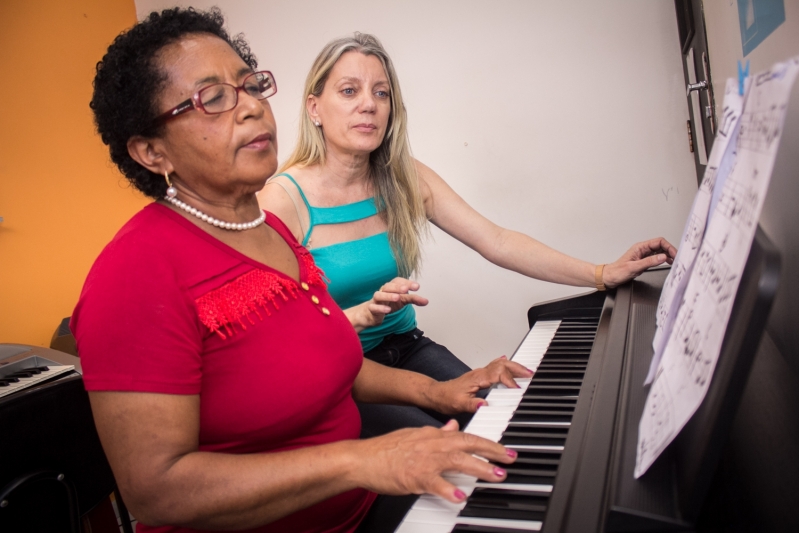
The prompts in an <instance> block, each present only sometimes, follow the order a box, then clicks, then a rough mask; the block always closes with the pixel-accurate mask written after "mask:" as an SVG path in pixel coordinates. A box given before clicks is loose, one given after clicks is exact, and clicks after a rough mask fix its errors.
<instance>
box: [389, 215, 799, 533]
mask: <svg viewBox="0 0 799 533" xmlns="http://www.w3.org/2000/svg"><path fill="white" fill-rule="evenodd" d="M780 264H781V255H780V253H779V252H778V250H777V249H776V248H775V247H774V246H773V245H772V243H771V241H770V240H769V239H768V237H767V236H766V234H765V233H764V232H763V231H762V229H761V228H758V230H757V234H756V237H755V241H754V243H753V245H752V250H751V252H750V256H749V260H748V262H747V264H746V268H745V271H744V274H743V276H742V279H741V284H740V286H739V289H738V292H737V294H736V298H735V303H734V305H733V308H732V313H731V316H730V320H729V324H728V327H727V331H726V334H725V337H724V342H723V345H722V348H721V354H720V356H719V360H718V363H717V366H716V369H715V372H714V374H713V377H712V380H711V382H710V385H709V389H708V391H707V395H706V397H705V399H704V401H703V402H702V404H701V406H700V407H699V409H698V410H697V412H696V413H695V414H694V416H693V417H692V418H691V420H690V421H689V422H688V424H687V425H686V426H685V427H684V428H683V429H682V431H681V432H680V434H679V435H678V437H677V438H676V439H675V440H674V441H673V442H672V443H671V444H670V445H669V447H668V448H667V449H666V450H665V451H664V452H663V453H662V454H661V456H660V457H659V458H658V459H657V460H656V461H655V463H654V464H653V465H652V466H651V467H650V468H649V470H648V471H647V472H646V473H645V474H644V475H643V476H641V478H639V479H637V480H636V479H635V478H634V476H633V470H634V467H635V459H636V447H637V438H638V426H639V421H640V419H641V415H642V413H643V411H644V403H645V401H646V398H647V394H648V391H649V387H645V386H644V385H643V383H644V379H645V377H646V375H647V372H648V370H649V365H650V361H651V359H652V355H653V348H652V339H653V337H654V333H655V312H656V309H657V304H658V300H659V298H660V293H661V289H662V287H663V283H664V281H665V279H666V276H667V274H668V270H667V269H660V270H652V271H648V272H645V273H644V274H643V275H641V276H640V277H639V278H637V279H636V280H634V281H633V282H631V283H628V284H625V285H624V286H621V287H619V288H617V289H616V290H614V291H609V292H608V293H600V292H594V293H590V294H586V295H582V296H577V297H573V298H567V299H563V300H557V301H553V302H547V303H544V304H540V305H536V306H534V307H532V308H531V309H530V310H529V312H528V321H529V324H530V327H531V328H532V329H534V326H535V325H536V323H537V322H539V321H541V324H556V322H551V321H552V320H560V321H561V322H560V324H561V325H559V326H557V328H558V333H556V334H555V337H554V339H557V338H558V337H559V336H561V335H565V336H569V335H571V334H569V333H568V332H567V331H564V332H563V333H562V334H561V330H562V329H563V327H564V325H566V324H570V323H573V322H574V321H575V320H578V321H579V320H586V317H596V316H598V317H599V319H598V325H597V326H595V327H596V334H595V337H594V339H593V344H592V345H591V348H590V356H589V357H588V359H587V365H586V366H585V373H584V376H583V378H582V383H581V384H580V389H579V395H578V396H577V399H576V405H575V407H574V410H573V413H572V415H571V421H570V426H569V429H568V434H567V436H566V438H565V442H564V445H563V448H562V452H560V453H561V455H560V457H559V458H558V460H557V471H556V473H555V475H554V482H552V485H551V487H552V488H551V492H549V496H548V498H547V497H546V496H543V495H542V494H541V493H539V494H538V495H537V496H535V498H536V501H535V502H533V501H532V498H533V496H530V498H531V500H530V502H527V500H526V499H525V498H526V497H525V496H520V494H519V492H518V491H516V492H515V494H511V493H512V492H513V486H512V485H509V486H508V489H503V488H502V483H500V484H496V485H494V487H495V488H491V489H488V490H489V491H492V492H491V493H492V494H494V499H493V500H491V499H487V498H486V496H485V495H486V492H485V491H486V490H487V489H485V488H483V489H475V493H473V494H472V496H470V497H469V499H468V500H467V503H466V506H465V507H463V509H461V511H460V512H459V513H458V517H454V523H453V526H452V529H451V530H450V529H449V528H447V529H446V531H453V532H457V533H465V532H474V533H500V532H501V533H511V532H517V531H527V530H539V529H540V530H541V531H544V532H546V533H550V532H552V533H554V532H564V533H565V532H568V533H592V532H597V533H599V532H608V533H609V532H628V531H636V532H639V531H640V532H661V531H697V532H699V531H701V532H738V531H740V532H745V531H794V532H795V531H799V506H797V505H796V503H797V502H799V490H797V488H798V487H799V485H797V479H798V478H799V475H797V474H799V472H797V465H798V464H799V462H798V461H797V457H798V456H799V446H794V444H796V443H799V439H797V438H796V433H797V429H798V428H799V417H797V414H799V409H796V408H795V407H796V405H795V403H794V404H792V403H791V400H790V391H788V396H789V398H788V399H787V400H786V399H785V398H780V400H782V407H781V409H780V410H775V412H772V413H764V414H763V415H762V416H759V417H758V416H755V417H752V416H751V412H752V410H753V405H754V406H755V407H754V409H757V406H758V404H762V403H763V401H762V398H763V397H770V396H773V391H771V390H770V389H771V387H772V386H774V387H775V389H776V390H779V391H780V393H782V394H783V395H785V393H786V391H785V390H784V389H785V385H786V383H790V379H791V375H790V373H788V372H784V373H783V375H782V376H773V375H768V372H767V370H768V368H766V367H769V366H770V367H773V366H774V365H773V361H772V362H769V361H770V360H772V359H773V358H774V353H772V352H773V342H771V340H770V338H769V335H768V334H767V333H766V334H764V330H765V328H766V324H767V319H768V316H769V311H770V309H771V306H772V303H773V301H774V298H775V295H776V294H777V289H778V285H779V280H780ZM594 320H595V319H594ZM594 323H596V322H594ZM549 327H553V326H549ZM571 327H573V326H571V325H566V328H571ZM561 338H562V339H563V338H565V337H561ZM525 342H526V341H523V342H522V345H521V346H524V345H525ZM559 342H564V341H559ZM565 342H568V341H565ZM554 345H555V343H554V340H553V342H552V343H551V344H550V346H549V348H547V351H546V353H544V355H543V359H542V361H541V365H544V364H545V363H546V364H548V365H552V364H553V361H557V360H558V359H557V358H559V357H562V356H563V355H562V354H563V350H564V347H563V346H564V345H563V344H560V345H558V346H555V347H554V350H553V346H554ZM521 349H522V348H520V350H521ZM568 349H572V348H568ZM559 354H561V355H559ZM553 357H554V358H555V359H552V358H553ZM548 358H549V359H548ZM547 361H549V363H547ZM764 363H765V367H764ZM555 364H557V363H555ZM548 381H549V379H548V378H546V377H545V378H543V379H542V381H540V382H539V385H536V377H534V378H533V380H532V382H531V383H530V385H529V388H528V389H527V392H526V393H525V397H527V398H529V397H531V395H534V394H541V391H543V390H544V388H546V387H547V386H549V385H546V384H545V383H546V382H548ZM780 381H782V384H779V383H778V382H780ZM534 389H535V390H536V391H537V392H530V391H533V390H534ZM764 389H765V390H764ZM568 394H573V393H568ZM793 395H794V398H795V397H796V396H797V390H793ZM571 397H573V396H571ZM489 398H490V396H489ZM564 398H566V396H564ZM772 400H773V398H772ZM786 402H787V403H786ZM772 403H775V402H774V401H772ZM520 413H522V407H521V406H520V408H519V409H517V410H516V411H515V412H514V415H513V416H512V418H511V420H510V423H509V425H508V426H507V429H506V431H505V432H504V433H503V437H502V439H501V440H500V442H506V443H511V442H512V441H510V440H508V439H510V438H511V437H509V435H514V436H513V437H512V438H513V439H518V438H519V437H518V434H519V430H518V426H519V425H520V424H521V423H522V420H527V421H528V422H530V421H532V422H533V423H534V422H535V420H533V419H530V418H529V415H528V414H527V413H524V414H520ZM522 416H526V417H528V418H527V419H523V418H520V417H522ZM753 418H754V424H753ZM766 420H768V421H769V422H768V424H767V425H765V426H764V424H763V421H766ZM514 421H515V422H514ZM541 421H542V422H543V418H542V420H541ZM753 425H754V426H759V427H753ZM768 425H773V426H775V427H767V426H768ZM757 433H759V434H760V436H757V435H756V434H757ZM753 435H754V436H753ZM764 435H768V436H770V437H771V438H772V439H773V438H774V437H775V436H780V437H781V439H780V440H781V442H772V443H767V444H766V445H761V446H760V447H759V449H753V448H752V443H753V442H758V441H762V439H763V436H764ZM783 439H784V441H783ZM741 441H744V442H741ZM515 443H516V444H524V442H519V441H516V442H515ZM528 444H536V443H535V442H533V441H531V442H529V443H528ZM769 444H770V445H771V446H769ZM511 445H512V444H511ZM770 448H771V449H770ZM775 449H776V451H777V453H775ZM534 461H537V459H536V460H534ZM539 462H540V461H539ZM781 467H783V469H784V470H783V471H782V472H780V468H781ZM520 468H522V469H523V468H540V467H529V466H526V465H521V467H520ZM528 472H532V470H528ZM530 475H531V476H532V474H530ZM508 482H509V483H514V482H510V481H508ZM516 482H518V481H516ZM482 486H483V487H485V485H482ZM503 490H507V491H508V492H502V491H503ZM535 490H538V489H535ZM764 493H766V494H768V496H766V497H765V500H766V502H767V503H766V504H763V503H762V502H763V501H764ZM497 494H500V495H499V497H496V495H497ZM501 494H507V495H508V496H507V498H506V499H503V498H502V496H501ZM529 494H531V495H532V494H533V492H531V493H529ZM542 496H543V497H542ZM534 507H535V509H534ZM419 516H420V515H418V514H417V515H415V518H414V519H413V520H412V521H411V522H409V523H408V524H407V525H405V526H404V529H403V531H414V528H415V526H412V525H411V524H415V523H417V520H418V517H419ZM525 516H527V518H524V517H525ZM436 520H438V519H436ZM481 520H487V521H489V522H481ZM514 520H528V521H529V522H514ZM536 520H538V522H536ZM436 523H437V524H441V523H442V522H440V521H436ZM431 524H432V522H431ZM506 524H507V525H506ZM524 524H527V525H524ZM535 524H538V525H537V526H536V525H535ZM409 526H410V527H409ZM436 528H439V526H436ZM432 530H433V529H430V531H432ZM435 530H436V531H439V530H440V529H435ZM442 531H443V530H442Z"/></svg>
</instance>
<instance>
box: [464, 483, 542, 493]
mask: <svg viewBox="0 0 799 533" xmlns="http://www.w3.org/2000/svg"><path fill="white" fill-rule="evenodd" d="M474 486H475V488H477V487H480V488H481V489H502V490H522V491H525V492H552V485H533V484H528V483H488V482H484V481H478V482H477V483H475V485H474Z"/></svg>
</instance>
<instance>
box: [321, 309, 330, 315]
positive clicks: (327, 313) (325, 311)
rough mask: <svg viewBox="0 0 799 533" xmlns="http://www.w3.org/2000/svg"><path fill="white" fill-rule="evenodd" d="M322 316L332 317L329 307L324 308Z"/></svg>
mask: <svg viewBox="0 0 799 533" xmlns="http://www.w3.org/2000/svg"><path fill="white" fill-rule="evenodd" d="M322 314H323V315H325V316H330V311H328V309H327V307H323V308H322Z"/></svg>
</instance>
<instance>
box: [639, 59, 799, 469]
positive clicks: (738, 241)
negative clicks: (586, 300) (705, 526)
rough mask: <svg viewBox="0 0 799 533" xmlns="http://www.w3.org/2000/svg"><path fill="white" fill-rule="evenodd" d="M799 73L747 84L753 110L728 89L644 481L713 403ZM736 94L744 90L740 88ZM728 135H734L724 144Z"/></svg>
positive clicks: (687, 247)
mask: <svg viewBox="0 0 799 533" xmlns="http://www.w3.org/2000/svg"><path fill="white" fill-rule="evenodd" d="M797 72H799V57H797V58H794V59H792V60H790V61H788V62H785V63H778V64H776V65H774V66H773V67H772V68H771V69H769V70H767V71H765V72H761V73H758V74H755V75H754V76H752V77H751V78H750V79H749V80H747V81H748V82H749V83H748V86H747V91H746V94H745V96H744V98H743V102H740V98H739V100H738V102H737V103H736V99H735V98H734V96H736V95H734V94H732V93H737V91H734V90H733V91H732V92H731V88H730V82H729V81H728V82H727V86H726V91H725V93H726V94H725V99H724V116H723V117H722V119H721V121H720V125H719V133H718V135H717V138H716V141H715V143H714V146H713V150H712V151H711V157H710V159H709V161H708V167H707V170H706V172H705V176H704V178H703V180H702V185H701V186H700V189H699V191H698V193H697V197H696V199H695V201H694V206H693V209H692V212H691V216H690V217H689V220H688V222H687V224H686V230H685V232H684V234H683V238H682V240H681V242H680V251H679V253H678V256H677V258H676V259H675V262H674V266H673V267H672V271H671V272H670V273H669V276H668V278H667V280H666V283H665V285H664V288H663V293H662V295H661V301H660V303H659V305H658V311H657V320H658V333H659V336H658V335H656V337H655V341H653V344H654V348H655V353H656V355H658V347H659V345H662V347H661V349H660V360H659V362H653V364H654V365H656V366H655V368H656V370H655V371H654V373H653V375H652V376H651V377H652V378H653V379H652V385H651V388H650V390H649V394H648V396H647V400H646V403H645V406H644V412H643V415H642V416H641V421H640V423H639V426H638V447H637V455H636V463H635V472H634V475H635V477H636V478H639V477H640V476H642V475H643V474H644V473H645V472H646V471H647V469H648V468H649V467H650V466H651V465H652V463H653V462H654V461H655V459H657V458H658V456H659V455H660V454H661V453H662V452H663V450H665V449H666V447H667V446H668V445H669V443H671V441H672V440H674V438H675V437H676V436H677V434H678V433H679V432H680V430H681V429H682V428H683V427H684V426H685V424H686V423H687V422H688V420H689V419H690V418H691V416H692V415H693V414H694V413H695V412H696V410H697V409H698V408H699V406H700V404H701V403H702V400H703V399H704V397H705V394H706V393H707V390H708V387H709V385H710V380H711V378H712V377H713V371H714V370H715V368H716V362H717V361H718V357H719V353H720V352H721V344H722V341H723V340H724V333H725V331H726V328H727V322H728V320H729V317H730V312H731V310H732V304H733V300H734V298H735V294H736V292H737V290H738V285H739V283H740V279H741V275H742V273H743V270H744V266H745V265H746V260H747V258H748V256H749V250H750V248H751V246H752V241H753V239H754V236H755V231H756V229H757V223H758V220H759V218H760V212H761V210H762V208H763V201H764V200H765V197H766V192H767V191H768V184H769V181H770V179H771V171H772V169H773V167H774V161H775V159H776V155H777V147H778V146H779V141H780V136H781V134H782V125H783V122H784V120H785V113H786V110H787V107H788V99H789V97H790V93H791V87H792V85H793V82H794V80H795V78H796V74H797ZM733 86H734V89H737V81H735V80H733ZM738 105H740V106H741V107H740V108H737V107H736V106H738ZM736 109H739V111H738V114H739V118H738V119H737V120H736V121H735V122H736V123H735V124H732V122H730V123H727V122H726V120H727V112H728V111H729V112H730V121H733V119H734V118H735V110H736ZM725 128H727V130H726V131H727V132H728V133H729V132H730V131H731V132H732V134H731V135H729V136H728V135H727V134H726V133H725V134H724V135H722V131H725ZM717 146H718V147H719V150H716V148H717ZM714 156H717V158H714ZM705 228H706V229H705ZM702 234H704V237H703V236H702ZM678 260H679V261H678ZM650 373H652V372H651V370H650Z"/></svg>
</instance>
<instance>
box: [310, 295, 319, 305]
mask: <svg viewBox="0 0 799 533" xmlns="http://www.w3.org/2000/svg"><path fill="white" fill-rule="evenodd" d="M311 301H312V302H313V303H315V304H318V303H319V298H317V297H316V296H311Z"/></svg>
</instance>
